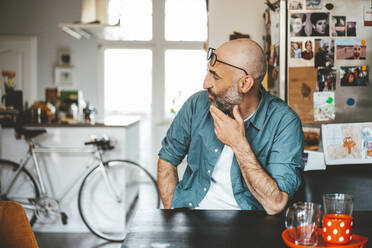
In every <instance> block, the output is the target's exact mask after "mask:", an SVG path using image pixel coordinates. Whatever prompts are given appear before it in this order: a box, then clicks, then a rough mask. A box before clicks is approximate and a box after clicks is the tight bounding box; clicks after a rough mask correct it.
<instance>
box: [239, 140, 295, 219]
mask: <svg viewBox="0 0 372 248" xmlns="http://www.w3.org/2000/svg"><path fill="white" fill-rule="evenodd" d="M232 149H233V151H234V154H235V156H236V159H237V161H238V164H239V167H240V170H241V172H242V175H243V178H244V180H245V182H246V184H247V186H248V188H249V190H250V191H251V193H252V194H253V196H254V197H255V198H256V199H257V200H258V201H259V202H260V203H261V205H262V206H263V207H264V209H265V210H266V212H267V213H268V214H277V213H279V212H280V211H282V210H283V209H284V207H285V206H286V204H287V202H288V195H287V194H286V193H285V192H282V191H281V190H280V189H279V187H278V185H277V183H276V182H275V180H274V179H272V178H271V177H270V175H269V174H267V173H266V171H265V170H264V169H263V168H262V166H261V165H260V163H259V161H258V160H257V159H256V156H255V155H254V153H253V151H252V149H251V147H250V145H249V143H248V141H247V140H244V141H243V142H242V143H241V144H238V145H236V146H234V147H232Z"/></svg>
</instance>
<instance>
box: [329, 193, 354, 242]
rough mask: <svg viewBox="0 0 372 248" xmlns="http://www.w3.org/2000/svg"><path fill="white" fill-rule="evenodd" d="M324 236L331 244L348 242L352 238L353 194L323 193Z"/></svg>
mask: <svg viewBox="0 0 372 248" xmlns="http://www.w3.org/2000/svg"><path fill="white" fill-rule="evenodd" d="M323 207H324V216H323V228H322V236H323V239H324V241H325V242H326V243H329V244H338V245H341V244H347V243H348V242H350V241H351V240H352V226H353V217H352V214H353V196H352V195H347V194H339V193H336V194H326V195H323Z"/></svg>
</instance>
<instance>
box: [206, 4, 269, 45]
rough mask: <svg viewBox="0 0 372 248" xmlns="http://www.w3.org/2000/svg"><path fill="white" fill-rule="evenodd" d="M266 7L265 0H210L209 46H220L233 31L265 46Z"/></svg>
mask: <svg viewBox="0 0 372 248" xmlns="http://www.w3.org/2000/svg"><path fill="white" fill-rule="evenodd" d="M265 7H266V5H265V4H264V0H209V46H210V47H218V46H220V45H221V44H222V43H223V42H225V41H228V39H229V35H230V34H231V33H232V32H233V31H239V32H241V33H247V34H249V35H250V36H251V39H252V40H255V41H256V42H258V43H259V44H260V45H263V40H262V37H263V35H264V29H265V27H264V19H263V17H262V14H263V13H264V10H265Z"/></svg>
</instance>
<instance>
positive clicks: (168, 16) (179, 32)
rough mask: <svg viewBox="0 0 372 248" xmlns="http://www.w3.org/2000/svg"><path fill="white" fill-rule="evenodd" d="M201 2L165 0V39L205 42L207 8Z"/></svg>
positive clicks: (197, 0) (196, 0)
mask: <svg viewBox="0 0 372 248" xmlns="http://www.w3.org/2000/svg"><path fill="white" fill-rule="evenodd" d="M205 2H206V1H201V0H166V2H165V39H166V40H172V41H177V40H184V41H205V40H206V39H207V7H206V3H205Z"/></svg>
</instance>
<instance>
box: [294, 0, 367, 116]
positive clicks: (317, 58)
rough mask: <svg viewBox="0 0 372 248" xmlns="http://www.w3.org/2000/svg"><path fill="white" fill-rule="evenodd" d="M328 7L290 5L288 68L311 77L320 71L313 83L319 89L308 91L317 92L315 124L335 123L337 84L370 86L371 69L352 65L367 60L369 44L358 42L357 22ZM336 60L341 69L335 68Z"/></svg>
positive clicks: (298, 0)
mask: <svg viewBox="0 0 372 248" xmlns="http://www.w3.org/2000/svg"><path fill="white" fill-rule="evenodd" d="M325 4H326V3H325V1H324V0H289V1H288V9H289V15H288V16H289V20H288V28H289V44H288V49H289V51H288V55H289V59H288V65H289V67H292V68H293V69H294V70H296V68H298V69H300V67H301V71H302V72H303V71H304V70H305V71H306V70H307V71H308V73H312V70H313V69H312V68H315V69H316V71H317V77H316V78H317V79H316V82H313V83H314V85H315V84H316V86H314V87H309V88H311V89H314V91H313V92H312V93H311V94H313V95H312V96H313V97H312V100H313V105H314V121H315V122H316V121H331V120H334V119H335V91H336V88H337V84H338V80H339V81H340V82H339V86H341V87H344V86H345V87H350V86H354V87H360V86H368V84H369V67H368V66H367V65H361V66H353V65H354V64H350V61H360V62H363V61H366V60H367V44H366V42H365V40H361V39H358V38H357V34H358V30H357V22H356V20H354V19H351V18H350V19H349V17H348V16H347V15H342V14H341V15H336V14H335V15H333V14H332V11H331V10H328V9H327V8H326V7H325ZM335 60H337V65H340V63H341V65H340V66H337V67H336V66H335ZM306 67H308V69H306ZM298 69H297V70H298ZM291 71H293V70H291ZM292 87H293V84H292ZM295 87H296V86H295ZM298 87H300V86H298ZM339 90H341V89H339ZM300 118H301V115H300Z"/></svg>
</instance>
